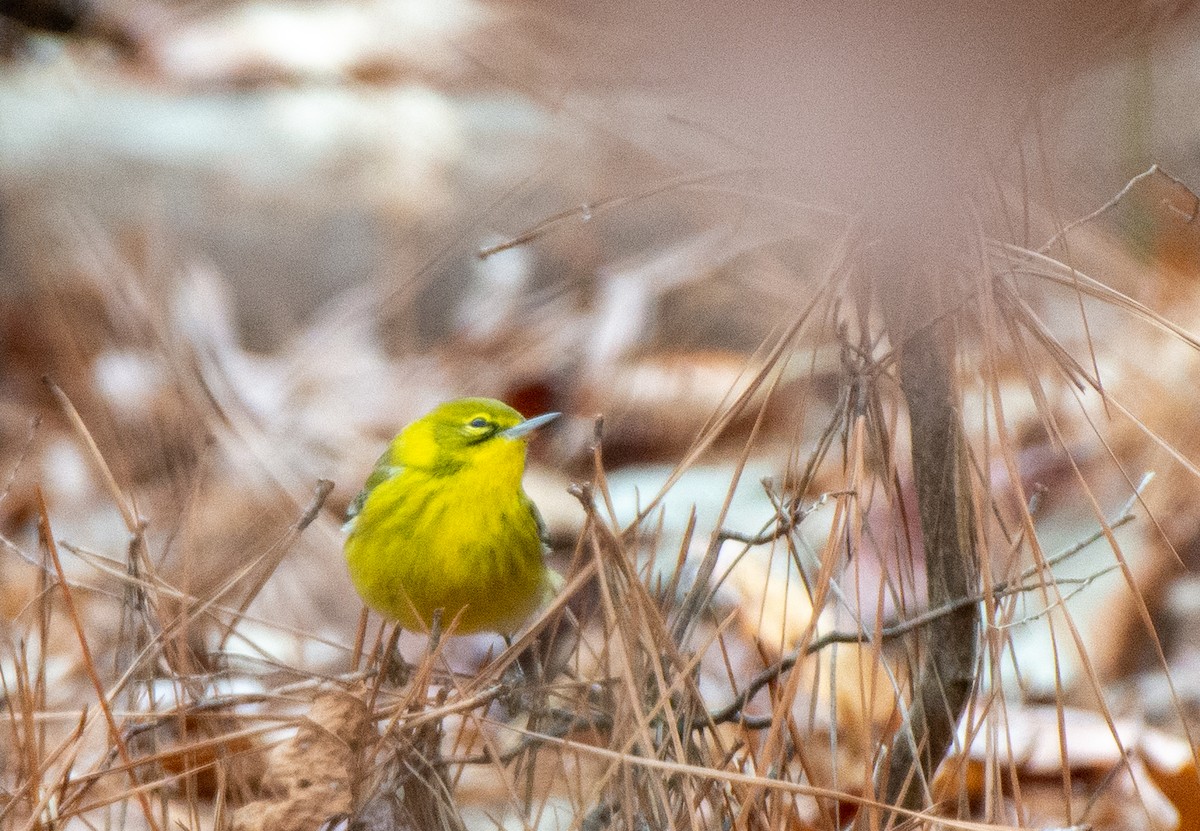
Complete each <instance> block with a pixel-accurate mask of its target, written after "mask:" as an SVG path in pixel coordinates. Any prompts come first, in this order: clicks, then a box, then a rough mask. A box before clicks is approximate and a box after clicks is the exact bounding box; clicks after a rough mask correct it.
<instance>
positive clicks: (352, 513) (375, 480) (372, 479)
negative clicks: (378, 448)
mask: <svg viewBox="0 0 1200 831" xmlns="http://www.w3.org/2000/svg"><path fill="white" fill-rule="evenodd" d="M402 470H404V466H403V465H395V464H393V463H392V448H391V447H389V448H388V449H387V450H385V451H383V455H382V456H380V457H379V461H377V462H375V469H374V470H372V471H371V475H370V476H368V477H367V481H366V484H364V485H363V489H362V490H360V491H359V492H358V495H357V496H355V497H354V499H353V500H351V502H350V505H349V506H348V507H347V508H346V522H345V524H344V525H343V526H342V527H343V528H344V529H346V530H347V531H348V530H350V529H351V528H353V527H354V519H355V517H357V516H358V515H359V514H360V513H362V509H363V506H364V505H366V504H367V497H369V496H370V495H371V491H373V490H375V486H376V485H378V484H379V483H380V482H383V481H386V480H387V479H390V478H391V477H393V476H395V475H396V474H397V473H399V472H400V471H402Z"/></svg>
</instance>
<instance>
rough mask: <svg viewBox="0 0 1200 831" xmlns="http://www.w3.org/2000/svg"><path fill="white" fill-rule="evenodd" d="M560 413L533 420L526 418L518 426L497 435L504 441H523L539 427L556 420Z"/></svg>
mask: <svg viewBox="0 0 1200 831" xmlns="http://www.w3.org/2000/svg"><path fill="white" fill-rule="evenodd" d="M560 415H562V413H546V414H544V415H540V416H534V417H533V418H527V419H525V420H524V421H522V422H521V423H520V424H516V425H514V426H512V427H509V428H508V429H507V430H503V431H501V432H500V433H498V434H497V435H500V436H503V437H504V438H506V439H523V438H525V437H526V436H528V435H529V434H530V433H532V432H533V431H534V430H536V429H538V428H539V427H544V426H546V425H547V424H549V423H550V422H552V421H554V419H556V418H558V417H559V416H560Z"/></svg>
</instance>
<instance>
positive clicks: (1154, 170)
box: [1038, 164, 1200, 254]
mask: <svg viewBox="0 0 1200 831" xmlns="http://www.w3.org/2000/svg"><path fill="white" fill-rule="evenodd" d="M1151 176H1164V177H1166V178H1167V179H1168V180H1170V181H1171V183H1172V184H1174V185H1176V186H1177V187H1180V188H1182V189H1183V190H1184V192H1186V193H1187V194H1189V195H1190V196H1191V197H1192V200H1193V202H1194V203H1195V204H1194V205H1193V207H1192V212H1191V213H1190V214H1188V213H1184V212H1183V211H1181V210H1179V209H1178V208H1176V207H1175V206H1174V205H1172V204H1171V203H1170V202H1168V201H1167V200H1165V199H1164V200H1163V202H1164V203H1165V204H1166V206H1167V207H1168V208H1169V209H1170V210H1172V211H1174V212H1175V213H1177V214H1178V215H1179V216H1181V217H1183V219H1184V221H1186V222H1189V223H1191V222H1195V221H1196V217H1197V216H1200V196H1197V195H1196V194H1195V193H1193V192H1192V189H1191V188H1189V187H1188V186H1187V184H1185V183H1184V182H1183V180H1181V179H1178V178H1176V177H1175V176H1172V175H1171V174H1170V173H1167V171H1165V170H1163V169H1162V168H1161V167H1159V166H1158V164H1152V165H1150V167H1149V168H1148V169H1147V170H1143V171H1142V172H1141V173H1139V174H1138V175H1136V176H1134V177H1133V178H1132V179H1130V180H1129V181H1128V182H1126V183H1125V187H1123V188H1121V190H1120V191H1118V192H1117V195H1116V196H1114V197H1113V198H1112V199H1109V200H1108V201H1107V202H1105V203H1104V204H1103V205H1101V206H1100V207H1099V208H1097V209H1096V210H1094V211H1092V212H1091V213H1090V214H1088V215H1087V216H1083V217H1080V218H1079V219H1076V220H1074V221H1072V222H1068V223H1067V224H1066V225H1064V226H1063V227H1062V228H1060V229H1059V231H1058V232H1057V233H1056V234H1054V236H1052V237H1050V239H1048V240H1046V242H1045V244H1043V245H1042V247H1041V248H1039V249H1038V253H1039V254H1047V253H1049V251H1050V249H1051V248H1053V247H1054V244H1055V243H1056V242H1058V241H1059V240H1060V239H1062V238H1063V237H1064V236H1066V235H1067V234H1068V233H1069V232H1070V231H1073V230H1074V229H1076V228H1078V227H1079V226H1080V225H1086V224H1087V223H1089V222H1092V221H1093V220H1096V219H1099V218H1100V217H1101V216H1103V215H1104V214H1106V213H1108V212H1109V211H1111V210H1112V209H1113V208H1115V207H1116V206H1117V205H1118V204H1120V202H1121V200H1122V199H1124V198H1125V197H1126V196H1128V195H1129V192H1130V191H1132V190H1133V189H1134V188H1135V187H1136V186H1137V185H1138V183H1139V182H1143V181H1145V180H1146V179H1149V178H1150V177H1151Z"/></svg>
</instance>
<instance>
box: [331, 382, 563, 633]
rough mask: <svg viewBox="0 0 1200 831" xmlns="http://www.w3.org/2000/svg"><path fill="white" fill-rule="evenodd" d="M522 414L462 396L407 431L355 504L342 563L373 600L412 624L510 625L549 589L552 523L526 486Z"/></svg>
mask: <svg viewBox="0 0 1200 831" xmlns="http://www.w3.org/2000/svg"><path fill="white" fill-rule="evenodd" d="M559 415H560V414H559V413H546V414H545V415H540V416H537V417H536V418H530V419H525V418H523V417H522V416H521V414H520V413H518V412H517V411H516V410H514V409H513V408H512V407H510V406H508V405H507V404H504V403H501V402H500V401H495V400H493V399H490V398H460V399H458V400H456V401H450V402H447V403H445V404H442V405H441V406H439V407H437V408H435V409H434V410H433V411H432V412H430V413H428V414H427V415H425V416H423V417H422V418H419V419H417V420H416V421H414V422H413V423H412V424H409V425H408V426H407V427H405V428H404V430H403V431H401V433H400V434H399V435H398V436H396V438H394V439H393V440H392V443H391V444H390V445H389V446H388V449H387V450H386V451H384V453H383V455H382V456H381V457H380V458H379V461H378V462H377V463H376V465H375V470H374V471H373V472H372V473H371V475H370V477H369V478H368V479H367V482H366V485H365V486H364V487H363V490H362V492H361V493H359V494H358V496H357V497H356V498H355V500H354V502H353V503H351V505H350V508H349V510H348V511H347V522H346V526H345V527H346V530H348V531H349V532H350V533H349V536H348V537H347V538H346V562H347V564H348V566H349V569H350V579H351V580H352V581H353V583H354V587H355V588H356V589H357V590H358V593H359V594H360V595H361V596H362V598H363V600H365V601H366V602H367V605H369V606H371V607H372V608H374V609H376V610H377V611H379V612H381V613H383V614H384V615H386V616H388V617H390V618H392V619H394V620H396V621H399V623H400V624H401V625H402V626H403V627H404V628H405V629H409V630H413V631H422V630H427V629H428V628H429V627H430V625H431V624H432V620H433V613H434V611H435V610H436V609H441V610H442V623H443V625H444V626H449V625H450V622H451V621H452V620H454V619H455V618H456V617H457V618H458V625H457V628H456V630H455V631H456V632H457V633H459V634H465V633H468V632H479V631H489V632H499V633H500V634H502V635H511V634H513V633H514V632H515V631H516V630H517V629H518V628H520V626H521V625H522V624H523V623H524V622H525V621H526V620H528V618H529V617H530V615H532V614H533V613H534V612H535V611H536V610H537V608H538V607H539V606H540V605H541V604H542V603H543V601H544V600H545V599H546V597H547V596H548V595H549V594H550V593H551V592H552V591H553V586H554V582H555V581H554V578H555V577H557V576H558V575H557V574H556V573H555V572H553V571H552V570H551V569H549V568H547V566H546V564H545V559H544V558H545V553H546V543H545V526H544V525H543V523H542V518H541V515H540V514H539V513H538V510H537V507H536V506H535V505H534V504H533V502H532V501H531V500H530V499H529V497H528V496H526V495H525V491H524V489H523V488H522V487H521V476H522V474H523V473H524V472H525V447H526V442H527V441H528V440H529V438H530V437H531V436H532V435H533V433H534V431H535V430H537V429H538V428H539V427H542V426H543V425H545V424H548V423H550V422H551V421H553V420H554V419H556V418H558V417H559Z"/></svg>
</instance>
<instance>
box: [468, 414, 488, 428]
mask: <svg viewBox="0 0 1200 831" xmlns="http://www.w3.org/2000/svg"><path fill="white" fill-rule="evenodd" d="M467 426H468V427H474V428H475V429H476V430H482V429H483V428H484V427H487V426H488V420H487V419H486V418H484V417H483V416H476V417H475V418H473V419H471V420H470V421H469V422H467Z"/></svg>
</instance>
